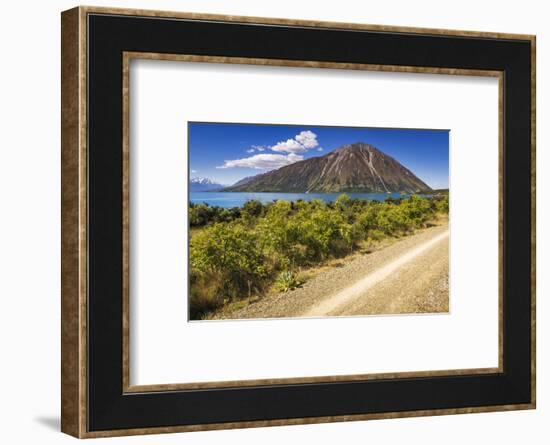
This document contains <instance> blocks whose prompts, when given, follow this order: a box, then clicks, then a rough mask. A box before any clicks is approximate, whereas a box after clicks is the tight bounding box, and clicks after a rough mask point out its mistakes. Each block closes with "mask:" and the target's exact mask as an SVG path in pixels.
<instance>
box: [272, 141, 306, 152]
mask: <svg viewBox="0 0 550 445" xmlns="http://www.w3.org/2000/svg"><path fill="white" fill-rule="evenodd" d="M271 150H273V151H280V152H283V153H303V152H304V151H307V149H306V148H305V147H304V146H303V145H302V144H300V143H299V142H298V141H297V140H296V139H287V140H286V141H281V142H278V143H277V144H275V145H274V146H273V147H271Z"/></svg>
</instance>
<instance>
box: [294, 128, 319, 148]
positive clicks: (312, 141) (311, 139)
mask: <svg viewBox="0 0 550 445" xmlns="http://www.w3.org/2000/svg"><path fill="white" fill-rule="evenodd" d="M295 139H296V140H297V141H298V142H299V143H300V144H302V145H303V146H304V147H305V148H307V149H310V148H315V147H317V146H318V145H319V142H317V135H316V134H315V133H314V132H313V131H309V130H307V131H302V132H300V134H298V135H296V137H295Z"/></svg>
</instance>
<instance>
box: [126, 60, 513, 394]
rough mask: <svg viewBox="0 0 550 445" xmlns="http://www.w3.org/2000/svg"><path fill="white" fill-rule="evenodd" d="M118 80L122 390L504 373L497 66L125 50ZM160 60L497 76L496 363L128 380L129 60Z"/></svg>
mask: <svg viewBox="0 0 550 445" xmlns="http://www.w3.org/2000/svg"><path fill="white" fill-rule="evenodd" d="M122 58H123V63H122V79H123V87H122V88H123V98H122V100H123V104H122V105H123V194H122V197H123V198H122V199H123V201H122V202H123V249H122V252H123V273H124V275H123V283H122V289H123V311H122V312H123V345H122V347H123V366H122V367H123V385H122V386H123V391H124V392H153V391H175V390H186V389H204V388H230V387H237V386H238V387H242V386H258V385H276V384H277V385H285V384H286V385H288V384H300V383H322V382H346V381H347V382H349V381H361V380H376V379H394V378H413V377H433V376H450V375H475V374H493V373H501V372H503V346H504V345H503V306H502V305H503V293H502V288H503V286H502V241H503V227H502V221H503V181H502V177H503V174H502V173H503V106H504V105H503V97H504V91H503V87H504V82H503V77H504V76H503V73H502V72H501V71H492V70H491V71H489V70H465V69H456V68H453V69H448V68H432V67H412V66H395V65H371V64H358V63H332V62H314V61H292V60H278V59H260V58H242V57H217V56H196V55H186V54H167V53H145V52H132V51H125V52H124V53H123V55H122ZM138 59H140V60H160V61H172V62H174V61H176V62H187V63H217V64H220V63H221V64H235V65H254V66H279V67H293V68H312V69H315V68H317V69H333V70H356V71H371V72H372V71H376V72H390V73H415V74H438V75H451V76H478V77H479V76H481V77H495V78H497V79H498V85H499V86H498V88H499V99H498V114H499V117H498V127H499V128H498V132H499V136H498V145H499V165H498V168H499V217H498V218H499V235H498V238H499V278H498V279H499V285H498V286H499V302H498V312H499V315H498V366H497V367H492V368H464V369H448V370H437V371H435V370H428V371H414V372H392V373H369V374H351V375H350V374H347V375H328V376H327V375H324V376H312V377H287V378H272V379H250V380H228V381H205V382H193V383H169V384H162V383H161V384H148V385H132V384H131V378H130V372H131V369H130V273H131V271H130V248H131V247H130V216H129V215H130V175H131V172H130V151H131V147H130V100H131V99H130V62H131V61H132V60H138Z"/></svg>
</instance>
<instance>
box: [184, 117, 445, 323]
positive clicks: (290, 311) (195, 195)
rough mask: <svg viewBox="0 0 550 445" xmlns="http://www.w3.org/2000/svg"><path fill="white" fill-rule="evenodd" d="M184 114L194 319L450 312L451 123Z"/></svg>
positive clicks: (191, 290)
mask: <svg viewBox="0 0 550 445" xmlns="http://www.w3.org/2000/svg"><path fill="white" fill-rule="evenodd" d="M188 125H189V127H188V131H189V133H188V135H189V136H188V137H189V178H190V180H189V233H190V236H189V239H190V241H189V271H190V280H189V283H190V286H189V287H190V297H189V318H190V319H191V320H215V319H249V318H253V319H263V318H291V317H326V316H365V315H382V314H413V313H417V314H418V313H437V312H448V310H449V283H448V280H449V217H448V213H449V131H448V130H431V129H430V130H424V129H393V128H357V127H324V126H309V125H308V126H299V125H264V124H232V123H202V122H191V123H189V124H188Z"/></svg>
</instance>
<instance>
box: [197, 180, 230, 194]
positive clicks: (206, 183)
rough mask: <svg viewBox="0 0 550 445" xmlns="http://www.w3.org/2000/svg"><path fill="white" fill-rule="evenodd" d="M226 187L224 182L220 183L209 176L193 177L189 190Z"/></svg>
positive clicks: (206, 190) (201, 190) (198, 190)
mask: <svg viewBox="0 0 550 445" xmlns="http://www.w3.org/2000/svg"><path fill="white" fill-rule="evenodd" d="M224 187H225V186H224V185H223V184H218V183H216V182H214V181H212V180H211V179H209V178H202V177H198V178H191V180H190V181H189V190H190V191H192V192H211V191H214V190H221V189H223V188H224Z"/></svg>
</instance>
